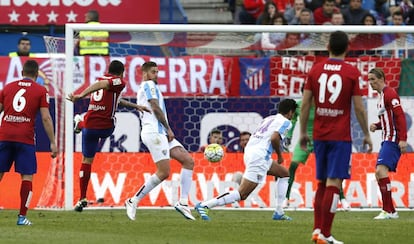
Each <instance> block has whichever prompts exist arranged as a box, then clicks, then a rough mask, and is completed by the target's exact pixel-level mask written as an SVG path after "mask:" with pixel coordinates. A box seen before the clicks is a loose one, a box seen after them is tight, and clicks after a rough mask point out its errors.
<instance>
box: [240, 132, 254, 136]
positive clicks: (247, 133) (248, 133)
mask: <svg viewBox="0 0 414 244" xmlns="http://www.w3.org/2000/svg"><path fill="white" fill-rule="evenodd" d="M245 135H249V136H251V135H252V133H250V132H248V131H242V132H240V136H245Z"/></svg>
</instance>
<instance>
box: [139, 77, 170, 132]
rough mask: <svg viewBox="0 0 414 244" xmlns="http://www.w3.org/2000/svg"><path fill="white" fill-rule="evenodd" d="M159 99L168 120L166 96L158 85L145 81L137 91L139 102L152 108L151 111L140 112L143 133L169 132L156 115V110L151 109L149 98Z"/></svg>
mask: <svg viewBox="0 0 414 244" xmlns="http://www.w3.org/2000/svg"><path fill="white" fill-rule="evenodd" d="M151 99H157V100H158V104H159V106H160V108H161V110H162V111H163V113H164V116H165V119H166V120H167V121H168V117H167V110H166V108H165V103H164V97H163V95H162V93H161V91H160V89H159V87H158V85H157V84H156V83H155V82H154V81H152V80H147V81H143V82H142V83H141V85H140V87H139V90H138V93H137V104H138V105H141V106H145V107H147V108H149V109H150V110H151V113H142V112H141V113H140V118H141V126H142V130H141V132H142V133H151V132H156V133H160V134H165V135H166V134H167V130H166V129H165V127H164V126H163V125H162V124H161V123H160V122H159V121H158V119H157V117H155V114H154V111H152V109H151V104H150V103H149V100H151Z"/></svg>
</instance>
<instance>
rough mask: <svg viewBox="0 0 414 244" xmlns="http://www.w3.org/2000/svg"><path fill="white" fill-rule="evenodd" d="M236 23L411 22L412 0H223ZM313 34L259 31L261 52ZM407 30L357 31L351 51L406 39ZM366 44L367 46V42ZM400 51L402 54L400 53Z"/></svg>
mask: <svg viewBox="0 0 414 244" xmlns="http://www.w3.org/2000/svg"><path fill="white" fill-rule="evenodd" d="M225 1H226V2H228V4H229V9H230V11H232V13H233V17H234V23H235V24H248V25H254V24H257V25H284V24H287V25H327V24H332V25H414V5H413V3H412V1H414V0H393V1H387V0H225ZM310 37H311V38H315V36H312V34H304V33H302V34H295V33H262V34H261V37H260V38H259V37H258V36H256V37H255V39H256V40H260V46H261V48H262V49H264V50H263V51H260V52H257V53H258V54H259V55H262V56H271V55H275V54H276V53H280V51H279V50H281V49H284V48H289V47H291V46H294V45H296V44H298V43H301V44H302V43H306V42H307V39H308V38H310ZM407 38H408V39H412V36H411V35H410V34H409V35H406V34H401V35H399V34H392V35H391V34H384V35H380V34H358V35H353V36H351V41H352V44H351V49H353V50H354V51H353V54H354V55H358V54H361V53H360V52H358V50H362V49H372V48H376V47H379V46H383V45H385V44H387V43H389V42H391V41H393V40H396V39H401V40H403V41H406V40H407ZM366 45H368V48H367V46H366ZM365 53H366V54H371V55H380V54H381V55H395V53H393V54H392V53H391V52H389V51H388V52H382V53H379V52H378V51H372V52H369V53H367V52H365ZM400 55H404V54H402V53H400Z"/></svg>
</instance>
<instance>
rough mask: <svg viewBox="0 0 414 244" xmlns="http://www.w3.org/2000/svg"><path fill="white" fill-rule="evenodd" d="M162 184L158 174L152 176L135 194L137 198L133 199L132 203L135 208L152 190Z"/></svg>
mask: <svg viewBox="0 0 414 244" xmlns="http://www.w3.org/2000/svg"><path fill="white" fill-rule="evenodd" d="M160 183H161V180H160V179H159V178H158V176H157V175H156V174H153V175H151V176H150V177H149V178H148V179H147V180H146V181H145V183H144V185H142V186H141V188H139V190H138V192H137V193H136V194H135V197H134V198H133V199H132V203H133V204H135V206H137V205H138V203H139V201H141V199H142V198H144V197H145V196H146V195H147V194H148V193H149V192H150V191H151V190H152V189H154V188H155V187H156V186H158V185H159V184H160Z"/></svg>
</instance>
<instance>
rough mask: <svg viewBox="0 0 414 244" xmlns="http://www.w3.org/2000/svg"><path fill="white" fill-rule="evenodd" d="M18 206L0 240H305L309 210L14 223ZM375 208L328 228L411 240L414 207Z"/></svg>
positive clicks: (67, 216)
mask: <svg viewBox="0 0 414 244" xmlns="http://www.w3.org/2000/svg"><path fill="white" fill-rule="evenodd" d="M17 213H18V211H17V210H0V243H25V244H27V243H100V244H102V243H157V244H175V243H177V244H185V243H189V244H190V243H191V244H194V243H195V244H198V243H209V244H211V243H281V244H282V243H283V244H285V243H289V244H290V243H292V244H295V243H298V244H302V243H309V244H311V241H310V237H311V232H312V225H313V212H312V211H287V214H288V215H289V216H291V217H292V218H293V221H274V220H272V211H270V210H260V211H256V210H255V211H253V210H252V211H249V210H232V211H225V210H211V211H210V216H211V218H212V221H209V222H206V221H202V220H201V219H199V218H198V216H197V214H196V213H195V212H193V214H194V216H197V221H189V220H185V219H184V218H183V217H182V216H181V215H180V214H179V213H177V212H176V211H175V210H174V209H172V208H167V209H138V211H137V219H136V221H130V220H129V219H128V218H127V217H126V214H125V210H123V209H110V210H89V209H87V210H84V211H83V212H82V213H78V212H74V211H49V210H30V211H29V213H28V216H27V217H28V218H29V219H30V220H31V221H32V222H33V225H32V226H17V225H16V220H17ZM376 214H378V212H373V211H366V212H364V211H351V212H338V213H337V214H336V217H335V221H334V225H333V230H332V233H333V235H334V236H335V237H336V238H337V239H338V240H341V241H344V242H345V243H347V244H348V243H351V244H352V243H355V244H364V243H373V244H374V243H375V244H381V243H384V244H385V243H387V244H389V243H414V211H400V212H399V215H400V218H399V219H395V220H383V221H379V220H375V221H374V220H373V219H372V218H373V217H374V216H375V215H376Z"/></svg>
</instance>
